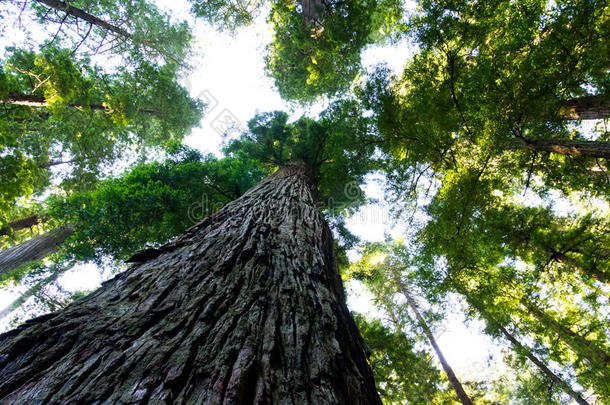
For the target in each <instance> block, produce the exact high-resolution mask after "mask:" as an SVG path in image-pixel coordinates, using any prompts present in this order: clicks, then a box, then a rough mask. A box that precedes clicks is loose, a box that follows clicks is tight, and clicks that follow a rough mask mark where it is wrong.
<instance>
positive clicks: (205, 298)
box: [0, 164, 381, 404]
mask: <svg viewBox="0 0 610 405" xmlns="http://www.w3.org/2000/svg"><path fill="white" fill-rule="evenodd" d="M316 195H317V191H316V189H315V185H314V184H313V182H312V180H311V176H310V173H309V170H308V169H307V168H306V167H305V166H304V165H303V164H290V165H287V166H285V167H283V168H281V169H280V170H278V171H277V172H276V173H275V174H273V175H271V176H270V177H268V178H267V179H265V180H263V181H262V182H260V183H259V184H258V185H256V186H255V187H253V188H252V189H250V190H249V191H248V192H247V193H245V194H244V195H243V196H242V197H240V198H239V199H237V200H235V201H233V202H231V203H229V204H228V205H226V206H225V207H224V208H222V209H221V210H219V211H217V212H216V213H215V214H213V215H211V216H209V217H208V218H206V219H205V220H204V221H202V222H201V223H200V224H198V225H196V226H194V227H192V228H190V229H189V230H187V231H186V232H185V233H184V234H182V235H181V236H179V237H178V238H176V239H175V240H173V241H172V242H170V243H168V244H166V245H164V246H161V247H160V248H157V249H149V250H146V251H143V252H140V253H138V254H136V255H135V256H133V257H132V258H131V259H129V262H132V263H134V264H133V265H132V267H131V268H130V269H129V270H128V271H126V272H124V273H122V274H120V275H118V276H117V277H115V278H114V279H112V280H111V281H109V282H106V283H104V285H103V286H102V287H101V288H100V289H99V290H97V291H96V292H94V293H92V294H90V295H88V296H87V297H85V298H83V299H81V300H79V301H77V302H76V303H74V304H72V305H70V306H68V307H67V308H65V309H63V310H60V311H58V312H55V313H52V314H50V315H46V316H43V317H40V318H37V319H34V320H31V321H29V322H27V323H26V324H25V325H23V326H21V327H19V328H17V329H15V330H13V331H10V332H7V333H6V334H4V335H0V400H3V401H6V402H11V403H19V404H29V403H33V402H36V403H49V402H52V403H91V402H97V403H102V402H104V403H117V402H121V403H133V402H138V403H169V402H171V403H176V404H196V403H206V404H241V403H255V404H271V403H274V404H279V403H291V404H381V401H380V399H379V396H378V394H377V392H376V390H375V383H374V381H373V376H372V373H371V370H370V368H369V366H368V364H367V361H366V355H365V350H364V343H363V341H362V338H361V337H360V334H359V332H358V329H357V328H356V325H355V323H354V321H353V319H352V317H351V314H350V313H349V311H348V309H347V306H346V304H345V296H344V292H343V286H342V283H341V279H340V277H339V273H338V270H337V265H336V261H335V257H334V252H333V241H332V233H331V231H330V229H329V227H328V225H327V224H326V222H325V220H324V218H323V217H322V215H321V214H320V212H319V211H318V209H317V207H316V203H317V199H316Z"/></svg>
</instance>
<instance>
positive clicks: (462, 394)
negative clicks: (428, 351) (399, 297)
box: [400, 283, 472, 405]
mask: <svg viewBox="0 0 610 405" xmlns="http://www.w3.org/2000/svg"><path fill="white" fill-rule="evenodd" d="M400 285H401V289H402V294H403V295H404V296H405V298H406V299H407V303H408V304H409V307H410V308H411V310H412V311H413V313H415V317H416V318H417V322H418V323H419V326H420V327H421V328H422V330H423V331H424V334H425V335H426V338H428V341H429V342H430V345H431V346H432V348H433V349H434V352H435V353H436V355H437V357H438V360H439V361H440V362H441V366H442V367H443V370H445V374H447V378H448V379H449V381H450V382H451V385H452V386H453V389H454V390H455V393H456V394H457V396H458V398H459V399H460V402H461V403H462V404H464V405H472V401H471V400H470V397H469V396H468V394H466V391H464V387H462V384H461V383H460V380H459V379H458V378H457V376H456V375H455V373H454V372H453V369H452V368H451V366H450V365H449V362H447V359H445V356H444V355H443V352H442V351H441V349H440V347H438V344H437V343H436V339H435V338H434V334H432V331H431V330H430V328H429V327H428V324H427V323H426V320H425V319H424V317H423V316H422V315H421V314H420V312H419V309H418V306H417V303H416V302H415V300H414V299H413V297H411V294H410V293H409V292H408V291H407V290H406V288H405V286H404V285H402V283H401V284H400Z"/></svg>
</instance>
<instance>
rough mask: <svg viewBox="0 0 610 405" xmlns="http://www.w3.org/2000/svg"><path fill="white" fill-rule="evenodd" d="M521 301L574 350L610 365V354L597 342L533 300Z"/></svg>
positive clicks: (590, 358) (595, 360)
mask: <svg viewBox="0 0 610 405" xmlns="http://www.w3.org/2000/svg"><path fill="white" fill-rule="evenodd" d="M521 303H522V304H523V306H524V307H525V308H527V311H528V312H529V313H530V314H532V315H533V316H534V317H535V318H536V319H537V320H538V321H539V322H540V323H541V324H542V325H545V326H546V327H547V328H549V329H550V330H552V331H554V332H555V333H556V334H557V336H558V337H559V338H560V339H561V340H563V341H564V342H565V343H566V344H567V345H568V346H569V347H570V348H572V350H574V352H576V353H579V354H580V355H582V356H583V357H585V358H587V359H589V360H590V361H591V362H592V363H593V364H599V363H600V361H601V363H602V364H604V366H605V367H608V366H609V365H610V356H609V355H608V353H606V352H605V351H604V350H602V349H601V348H599V347H597V345H596V344H594V343H593V342H591V341H589V340H587V339H586V338H584V337H583V336H581V335H579V334H578V333H576V332H574V331H573V330H572V329H570V328H568V327H566V326H564V325H562V324H561V323H559V322H557V320H556V319H555V318H553V317H552V316H551V315H549V314H548V313H546V312H545V311H543V310H542V309H541V308H539V307H538V306H537V305H535V304H534V303H533V302H531V301H529V300H527V299H522V300H521Z"/></svg>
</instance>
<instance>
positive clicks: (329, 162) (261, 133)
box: [226, 105, 373, 213]
mask: <svg viewBox="0 0 610 405" xmlns="http://www.w3.org/2000/svg"><path fill="white" fill-rule="evenodd" d="M335 107H336V105H334V106H331V107H330V108H329V109H328V110H326V111H325V112H324V113H322V115H321V117H320V119H319V120H318V121H315V120H313V119H310V118H306V117H302V118H300V119H298V120H297V121H295V122H293V123H288V115H287V114H286V113H283V112H272V113H264V114H258V115H257V116H255V117H254V118H253V119H252V120H250V121H249V122H248V127H249V132H247V133H245V134H243V135H242V136H241V137H240V138H239V139H237V140H233V141H231V142H230V143H229V144H228V145H227V148H226V152H228V153H230V154H233V155H235V156H236V157H237V156H242V157H246V156H247V157H250V158H253V159H257V160H259V161H260V162H261V163H262V164H264V165H266V166H267V167H269V168H270V169H272V168H275V167H278V166H281V165H283V164H285V163H287V162H290V161H302V162H304V163H306V164H307V165H308V166H309V167H310V168H311V169H312V172H313V176H314V180H315V181H316V182H317V184H318V189H319V191H320V200H321V201H322V202H323V204H326V206H325V207H326V208H327V209H328V211H329V212H330V213H338V212H340V211H341V210H343V209H346V208H350V207H355V206H358V205H359V204H361V203H362V202H364V193H363V192H362V191H361V190H360V188H359V185H360V184H361V183H362V182H363V179H364V175H365V174H366V173H367V172H369V171H370V170H371V164H370V160H369V156H370V154H371V153H372V151H373V150H372V148H364V149H363V150H362V151H359V152H358V153H355V152H352V151H351V150H350V145H352V144H353V143H354V142H357V139H359V138H361V137H365V136H366V135H367V131H368V124H367V123H366V122H365V121H363V120H352V119H350V118H351V117H350V115H349V114H348V113H346V111H347V109H338V108H335ZM352 187H353V190H349V192H348V188H350V189H351V188H352Z"/></svg>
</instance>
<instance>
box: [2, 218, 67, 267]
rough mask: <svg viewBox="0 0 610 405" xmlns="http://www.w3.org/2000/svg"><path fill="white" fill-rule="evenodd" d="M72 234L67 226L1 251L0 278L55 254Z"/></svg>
mask: <svg viewBox="0 0 610 405" xmlns="http://www.w3.org/2000/svg"><path fill="white" fill-rule="evenodd" d="M73 234H74V229H73V228H72V225H70V224H68V225H66V226H62V227H59V228H56V229H53V230H52V231H49V232H47V233H44V234H42V235H39V236H36V237H35V238H32V239H28V240H26V241H25V242H23V243H20V244H19V245H17V246H13V247H10V248H8V249H6V250H3V251H2V252H0V277H1V276H2V275H3V274H6V273H8V272H9V271H11V270H13V269H16V268H17V267H19V266H22V265H24V264H26V263H28V262H31V261H33V260H40V259H42V258H44V257H46V256H48V255H50V254H51V253H55V252H57V251H58V250H59V246H60V245H61V244H62V243H63V242H64V241H65V240H66V239H68V237H70V236H71V235H73Z"/></svg>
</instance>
